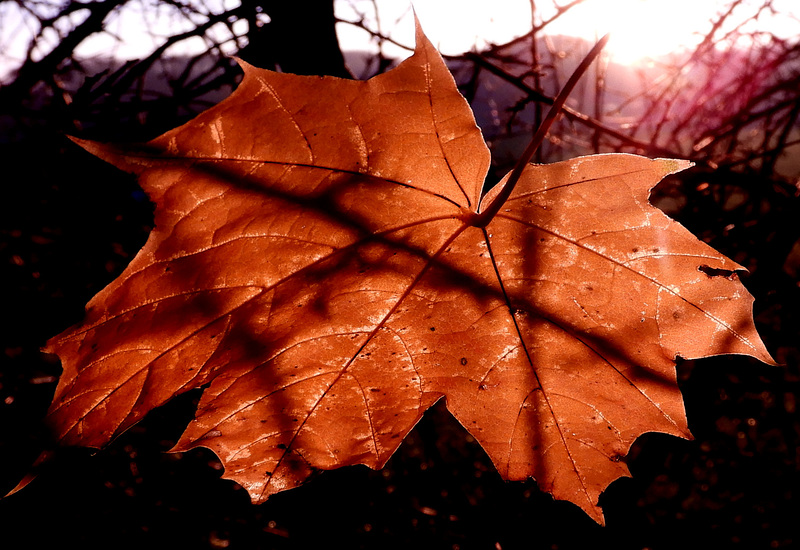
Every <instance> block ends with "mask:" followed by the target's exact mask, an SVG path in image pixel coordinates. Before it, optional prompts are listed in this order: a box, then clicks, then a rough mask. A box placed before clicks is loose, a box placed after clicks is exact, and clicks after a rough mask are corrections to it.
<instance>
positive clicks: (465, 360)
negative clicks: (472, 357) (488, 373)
mask: <svg viewBox="0 0 800 550" xmlns="http://www.w3.org/2000/svg"><path fill="white" fill-rule="evenodd" d="M461 364H462V365H466V364H467V358H466V357H462V358H461Z"/></svg>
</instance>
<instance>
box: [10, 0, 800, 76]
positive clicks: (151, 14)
mask: <svg viewBox="0 0 800 550" xmlns="http://www.w3.org/2000/svg"><path fill="white" fill-rule="evenodd" d="M157 3H158V2H157V1H156V0H138V1H135V2H129V3H128V4H126V6H125V8H124V10H123V11H122V13H121V15H119V16H117V17H115V18H114V19H113V20H112V21H111V22H110V24H109V26H108V30H109V31H111V33H112V34H113V35H114V37H112V36H111V35H110V34H108V33H105V34H103V35H98V36H97V38H95V39H94V40H92V41H91V42H90V43H88V44H85V45H84V46H83V49H82V51H81V54H82V55H83V56H85V57H89V56H92V55H94V54H98V53H100V54H106V55H109V54H112V55H116V56H117V57H120V58H123V59H131V58H137V57H142V56H144V55H147V53H149V52H151V51H152V50H153V49H154V48H155V47H156V45H157V44H154V43H153V35H154V34H155V35H160V36H162V37H164V38H165V37H167V36H170V35H171V34H174V33H177V32H181V31H184V30H187V29H190V28H192V27H193V26H194V25H195V24H196V22H197V21H192V20H191V19H190V18H189V17H188V16H184V15H181V16H178V17H176V15H175V12H174V11H173V12H171V13H170V8H168V7H166V8H165V4H163V3H162V4H160V8H159V9H158V10H154V9H152V6H153V5H155V4H157ZM193 3H195V4H197V5H198V6H200V7H202V8H203V9H210V10H213V11H219V10H221V9H222V7H223V6H227V7H233V6H235V5H237V4H238V0H193ZM557 3H558V4H560V5H566V4H568V3H569V0H557ZM762 3H763V0H743V2H742V4H741V5H740V6H739V7H738V8H737V10H736V11H735V12H734V18H733V21H732V24H738V23H739V22H740V21H741V20H742V18H744V17H747V16H749V15H751V14H752V13H754V8H753V6H759V5H761V4H762ZM530 4H531V1H530V0H490V1H487V0H415V1H414V6H415V9H416V12H417V14H418V16H419V19H420V21H421V22H422V25H423V28H424V29H425V32H426V34H427V35H428V37H429V38H430V39H431V40H432V41H433V43H434V44H436V45H437V46H439V47H440V49H441V50H442V51H443V53H448V54H457V53H461V52H463V51H467V50H471V49H475V48H476V47H477V48H480V47H482V46H485V45H486V44H487V43H490V42H495V43H498V42H504V41H506V40H509V39H510V38H512V37H515V36H519V35H521V34H524V33H526V32H527V31H528V30H529V29H530V28H531V12H530ZM552 4H553V2H552V1H550V0H537V1H536V5H537V6H538V7H539V9H540V10H547V9H548V8H549V10H550V12H549V13H548V12H544V13H540V14H538V21H541V19H542V17H544V18H549V17H551V16H552V14H553V9H554V8H553V5H552ZM726 4H727V2H726V1H725V0H584V2H583V3H582V4H580V5H578V6H576V7H574V8H573V9H571V10H569V11H567V12H566V14H565V15H564V16H563V17H560V18H559V19H558V20H557V21H556V22H555V23H554V24H553V25H552V26H550V27H548V34H551V35H552V34H564V35H572V36H581V37H584V38H587V39H589V40H593V39H595V38H597V37H599V36H602V35H603V34H605V33H606V32H611V33H612V39H611V42H610V43H609V45H608V46H607V47H606V53H609V54H611V55H612V56H613V57H614V59H615V60H616V61H617V62H621V63H634V62H636V61H638V60H641V59H643V58H647V57H652V56H658V55H661V54H665V53H670V52H675V51H677V50H679V49H680V48H682V47H687V46H689V47H691V46H692V45H693V44H695V43H696V42H697V41H698V40H699V37H700V36H702V35H701V34H698V33H703V32H704V31H705V30H707V29H708V27H709V21H710V20H711V19H712V18H713V17H714V16H715V15H716V14H717V13H718V12H719V11H720V10H721V9H722V8H723V7H724V6H725V5H726ZM772 4H773V7H774V8H775V10H776V12H777V15H772V14H770V13H762V14H761V15H760V17H759V19H758V22H757V27H758V28H759V29H760V30H763V31H766V32H769V33H773V34H777V35H778V36H781V37H785V38H792V37H800V20H798V17H799V16H800V0H773V1H772ZM335 6H336V14H337V16H338V17H340V18H342V19H345V20H350V21H357V20H360V19H361V18H362V16H363V17H365V20H366V21H367V23H368V24H369V25H370V26H371V27H372V28H377V25H378V24H377V22H376V21H378V20H379V21H380V28H379V30H380V31H381V32H382V33H384V34H386V35H389V36H391V37H392V38H394V39H395V40H397V41H398V42H400V43H401V44H405V45H408V46H413V44H414V38H413V15H412V12H411V9H410V3H406V2H404V1H403V0H336V4H335ZM376 7H377V12H378V16H379V18H378V19H376V18H375V9H376ZM73 17H74V18H75V22H79V21H80V20H82V19H83V18H84V17H85V13H83V14H81V13H80V12H79V13H76V14H75V15H74V16H73ZM0 21H1V22H2V24H0V80H2V75H3V73H4V72H5V71H6V70H8V69H9V64H11V65H13V64H14V61H15V60H21V59H23V58H24V57H25V47H26V46H27V43H28V39H27V37H29V36H31V34H33V33H35V32H36V31H37V30H38V29H36V28H35V25H34V24H33V21H32V20H30V19H28V20H26V19H25V17H24V16H23V12H22V11H21V9H20V8H19V6H18V4H17V3H14V2H2V3H0ZM73 24H74V23H73ZM238 24H239V25H240V27H239V28H238V30H237V32H240V33H243V32H245V31H246V25H247V24H246V23H245V22H243V21H242V22H239V23H238ZM217 29H218V30H219V31H220V32H222V33H227V32H228V31H227V30H226V29H225V27H224V26H222V25H219V26H218V27H217ZM337 31H338V32H339V36H340V39H341V43H342V46H343V48H344V49H358V50H363V49H367V50H368V49H374V48H375V47H376V46H375V42H374V41H372V40H371V38H370V36H369V35H367V33H365V32H363V31H360V30H358V29H356V28H354V27H353V26H351V25H347V24H340V25H338V26H337ZM162 39H163V38H162ZM55 40H57V37H55V35H54V34H53V35H52V36H51V43H50V46H49V47H52V45H53V44H54V43H55ZM185 45H186V46H187V47H193V49H195V50H201V49H202V48H204V45H203V44H202V42H201V39H199V38H198V39H196V42H195V43H194V44H193V45H191V44H189V43H186V44H185ZM230 46H231V48H230V49H231V52H233V51H234V50H235V48H234V47H233V45H232V44H231V45H230ZM46 53H47V49H45V50H44V51H41V52H37V54H38V57H41V56H43V55H44V54H46ZM173 53H178V52H173ZM385 53H386V54H387V55H396V56H397V57H406V56H407V55H408V51H406V50H402V49H400V48H395V49H387V50H386V51H385ZM4 63H5V65H6V66H5V67H3V64H4Z"/></svg>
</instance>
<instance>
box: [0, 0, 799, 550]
mask: <svg viewBox="0 0 800 550" xmlns="http://www.w3.org/2000/svg"><path fill="white" fill-rule="evenodd" d="M414 8H415V10H416V13H417V16H418V17H419V19H420V22H421V24H422V26H423V28H424V29H425V31H426V34H427V35H428V37H429V38H430V39H431V40H432V42H433V43H434V44H436V45H437V46H438V47H439V48H440V49H441V51H442V52H443V54H444V55H445V58H446V60H447V62H448V64H449V65H450V67H451V69H452V71H453V73H454V75H455V78H456V81H457V83H458V85H459V87H460V89H461V91H462V93H463V94H464V95H465V97H466V98H467V99H468V100H469V102H470V103H471V105H472V107H473V110H474V111H475V115H476V119H477V121H478V123H479V125H480V126H481V129H482V130H483V133H484V136H485V138H486V140H487V143H488V144H489V146H490V148H491V149H492V154H493V165H492V173H491V174H490V176H489V180H488V182H487V183H488V184H490V185H491V184H492V183H494V182H496V181H497V180H498V179H499V178H500V177H501V176H502V175H503V174H504V173H505V172H506V171H507V170H508V169H510V167H511V166H512V165H513V163H514V161H515V159H516V157H517V156H518V155H519V154H520V152H521V151H522V149H523V148H524V147H525V145H526V144H527V141H528V140H529V139H530V137H531V135H532V133H533V131H535V128H536V127H537V126H538V124H539V122H540V121H541V120H542V118H543V117H544V115H545V114H546V112H547V107H548V104H549V103H551V102H552V98H553V97H554V96H555V95H556V94H557V92H558V90H559V88H560V86H561V84H562V83H564V82H565V81H566V79H567V78H568V77H569V75H570V73H571V71H572V70H573V69H574V68H575V66H576V65H577V64H578V63H579V62H580V60H581V59H582V57H583V56H584V55H585V54H586V53H587V52H588V50H589V49H590V48H591V46H592V45H593V44H594V42H595V40H596V39H597V38H598V37H599V36H601V35H603V34H605V33H606V32H608V31H611V32H612V39H611V42H610V43H609V45H608V47H607V48H606V50H605V52H604V53H603V54H602V56H601V58H600V59H599V60H598V61H597V62H596V63H595V64H594V65H593V67H592V68H591V69H590V70H589V72H588V73H587V74H586V75H585V76H584V78H583V80H582V82H581V83H580V84H579V86H578V88H577V89H576V91H575V92H574V93H573V95H572V97H571V99H570V100H569V101H568V108H567V109H566V112H565V114H564V116H563V117H562V118H561V119H560V121H559V122H557V123H556V125H555V126H554V127H553V128H552V130H551V132H550V136H549V139H548V140H547V141H546V143H545V144H544V146H543V147H542V148H541V150H540V151H539V152H538V153H537V158H536V161H537V162H553V161H557V160H561V159H564V158H571V157H574V156H577V155H583V154H591V153H598V152H612V151H624V152H633V153H638V154H643V155H647V156H659V157H675V158H685V159H691V160H692V161H694V163H695V166H694V167H693V168H692V169H690V170H688V171H687V172H684V173H682V174H680V175H679V176H678V177H671V178H669V179H667V180H666V181H664V182H662V184H660V185H659V186H658V187H657V188H656V189H655V191H654V192H653V196H652V198H651V200H652V201H653V203H654V204H656V205H657V206H659V207H660V208H661V209H663V210H664V211H665V212H666V213H667V214H669V215H670V216H672V217H674V218H675V219H677V220H678V221H680V222H681V223H683V224H684V225H686V226H687V227H688V228H689V229H690V230H691V231H692V232H693V233H694V234H695V235H697V236H698V237H699V238H701V239H702V240H704V241H705V242H708V243H709V244H711V245H712V246H714V247H715V248H717V249H718V250H720V251H721V252H723V253H724V254H726V255H728V256H729V257H731V258H733V259H734V260H736V261H737V262H738V263H740V264H742V265H743V266H745V267H747V269H748V270H749V274H747V275H743V280H744V283H745V285H746V286H747V287H748V289H749V290H750V291H751V292H752V293H753V294H754V295H755V297H756V302H755V310H754V314H755V318H756V323H757V326H758V328H759V330H760V332H761V334H762V337H763V339H764V341H765V342H766V344H767V348H768V349H769V350H770V352H771V353H772V354H773V356H774V357H775V358H776V359H777V360H778V362H780V363H781V366H780V367H768V366H765V365H762V364H759V363H757V362H755V361H753V360H750V359H748V358H744V357H738V356H729V357H720V358H712V359H704V360H700V361H685V362H681V363H680V364H679V366H678V375H679V380H680V385H681V388H682V390H683V393H684V396H685V400H686V408H687V414H688V418H689V426H690V428H691V430H692V432H693V433H694V435H695V438H696V439H695V440H694V441H684V440H679V439H676V438H671V437H667V436H663V435H658V434H649V435H646V436H644V437H642V438H640V439H639V441H638V442H637V443H636V444H635V445H634V447H633V448H632V450H631V453H630V455H629V457H628V459H627V462H628V464H629V467H630V469H631V471H632V473H633V478H632V479H624V480H620V481H617V482H615V483H614V484H613V485H612V486H611V487H610V488H609V489H608V490H607V491H606V492H605V493H604V494H603V497H602V499H601V504H602V505H603V508H604V512H605V514H606V518H607V522H608V526H607V527H605V528H600V527H598V526H597V525H595V524H594V523H593V522H592V521H591V520H590V519H589V518H588V517H586V516H585V515H584V514H583V513H582V512H581V511H580V510H579V509H578V508H577V507H575V506H573V505H571V504H569V503H564V502H555V501H553V499H552V498H550V497H549V496H548V495H546V494H543V493H541V492H539V491H538V489H537V488H536V483H535V482H533V481H529V482H526V483H521V482H513V483H509V482H504V481H502V480H501V479H500V478H499V476H498V474H497V473H496V472H495V471H494V469H493V467H492V465H491V463H490V461H489V460H488V458H487V457H486V456H485V454H484V453H483V451H482V450H481V448H480V447H479V446H478V445H477V444H476V443H475V442H474V440H473V439H472V438H471V437H470V436H469V435H468V434H467V433H466V432H465V431H464V430H463V429H462V428H461V427H460V426H459V425H458V424H457V423H456V422H455V421H454V420H452V419H451V418H450V417H449V415H448V414H447V413H446V411H444V408H443V407H442V406H441V404H440V405H437V406H436V407H435V408H434V409H433V410H431V411H430V413H429V414H428V415H426V417H425V419H423V420H422V422H421V423H420V424H419V425H418V426H417V428H415V430H414V431H413V432H412V433H411V435H410V436H409V437H408V439H407V440H406V442H405V443H404V444H403V445H402V446H401V448H400V450H399V451H398V453H397V454H396V455H395V457H393V458H392V459H391V461H390V462H389V464H388V465H387V466H386V468H384V469H383V470H381V471H377V472H375V471H371V470H369V469H367V468H362V467H351V468H344V469H341V470H336V471H332V472H324V473H322V474H320V475H318V476H317V477H316V479H314V480H312V481H311V482H310V483H308V484H306V485H304V486H303V487H301V488H298V489H295V490H292V491H289V492H286V493H283V494H279V495H276V496H275V497H273V498H272V499H270V501H268V502H267V503H266V504H264V505H261V506H252V505H251V504H250V502H249V498H248V496H247V494H246V492H245V491H244V490H242V489H241V488H239V487H237V486H236V485H234V484H233V483H231V482H228V481H222V480H220V479H219V476H220V474H221V466H220V464H219V462H218V461H217V459H216V457H215V456H214V455H213V454H212V453H210V452H207V451H204V450H202V449H198V450H195V451H192V452H189V453H182V454H167V453H164V451H166V450H167V449H169V448H170V447H171V446H172V445H173V444H174V442H175V441H176V440H177V438H178V437H179V435H180V433H181V431H182V428H183V427H184V426H185V424H186V422H187V421H188V420H189V419H190V418H191V416H192V411H193V406H194V405H196V400H197V398H198V394H196V393H189V394H186V395H183V396H181V397H180V398H178V399H176V400H174V401H173V402H172V403H170V404H169V405H167V406H166V407H163V408H162V409H160V410H157V411H154V412H153V413H152V414H151V415H149V416H148V417H147V418H146V419H145V420H144V421H143V422H142V423H141V424H139V425H138V426H136V427H135V428H133V429H131V430H129V431H128V432H126V433H125V434H124V435H123V436H121V437H119V438H118V439H117V440H115V441H114V442H113V443H112V444H111V445H110V446H109V447H108V448H107V449H104V450H102V451H99V452H93V451H89V450H86V449H69V450H64V451H61V452H60V453H59V454H58V456H57V458H56V460H55V461H54V462H53V464H52V465H51V467H49V468H47V469H46V470H44V471H43V472H41V474H40V475H39V477H38V479H36V480H35V481H34V482H33V483H32V484H31V485H30V486H28V487H27V488H26V489H25V490H24V491H22V492H20V493H18V494H16V495H13V496H11V497H8V498H6V499H4V500H0V528H1V529H0V546H2V548H4V549H5V548H9V549H11V548H47V547H55V546H56V545H58V546H60V545H69V544H72V545H80V547H83V548H94V547H98V548H100V547H103V548H105V547H108V546H111V545H113V546H114V547H117V548H141V547H148V548H166V547H174V546H180V547H184V548H233V549H239V548H241V549H245V548H247V549H249V548H302V547H310V546H312V545H319V544H324V545H326V546H329V545H340V546H342V547H348V548H378V547H379V548H411V547H413V548H437V549H438V548H447V549H451V548H452V549H458V548H460V549H464V548H487V549H498V550H499V549H509V548H537V549H538V548H542V549H565V548H586V547H589V546H601V547H614V548H631V549H634V548H635V549H645V548H648V549H673V548H676V547H681V548H707V547H713V548H742V549H754V548H759V549H761V548H795V547H800V528H798V527H797V517H798V513H800V504H798V502H800V500H798V499H800V486H799V485H798V481H800V475H799V472H800V457H798V454H797V447H798V443H799V442H800V423H799V422H798V412H797V403H796V401H797V397H798V395H799V394H800V369H799V368H798V364H799V363H800V349H799V347H800V319H799V318H798V311H800V310H799V309H798V306H800V286H799V285H800V199H799V198H798V195H800V191H799V189H800V188H799V187H798V185H799V183H800V121H799V120H798V117H800V4H798V3H797V2H796V0H785V1H780V0H710V1H703V2H698V1H697V0H694V1H691V2H690V1H684V0H673V1H666V0H664V1H662V0H573V1H568V0H540V1H534V0H493V1H492V2H478V1H467V0H461V1H458V2H457V1H453V0H417V1H416V2H415V3H414ZM413 28H414V24H413V12H412V11H411V7H410V4H408V3H406V2H403V1H398V0H305V1H295V2H285V1H284V2H279V1H270V0H263V1H252V0H213V1H207V2H202V1H200V0H105V1H89V0H87V1H81V2H79V1H69V0H61V1H59V0H34V1H27V0H0V162H2V166H3V175H2V177H0V184H1V185H2V197H1V198H0V281H1V282H2V285H0V304H2V311H3V313H4V316H5V317H6V319H7V320H6V323H5V328H4V329H3V330H2V331H0V456H1V457H2V462H0V465H1V467H0V491H2V492H3V493H5V492H6V491H8V490H9V489H11V488H12V487H14V485H16V483H17V482H18V481H19V480H20V479H21V478H22V477H23V476H24V475H25V474H26V473H27V472H28V471H29V468H30V465H31V464H32V463H33V461H34V460H35V459H36V457H37V456H38V455H39V453H40V452H41V450H42V449H44V448H45V447H47V444H48V436H47V431H46V428H45V427H44V425H43V423H42V419H43V417H44V414H45V412H46V410H47V406H48V404H49V402H50V399H51V398H52V394H53V390H54V388H55V384H56V382H57V379H58V375H59V374H60V370H61V369H60V365H59V362H58V360H57V358H55V357H52V356H46V355H44V354H41V353H40V352H39V349H40V348H41V346H43V345H44V343H45V342H46V340H47V339H48V338H50V337H51V336H53V335H55V334H57V333H59V332H61V331H63V330H64V329H66V328H67V327H68V326H70V325H72V324H74V323H76V322H78V321H79V320H80V319H81V317H82V314H83V306H84V304H85V303H86V302H87V301H88V300H89V298H91V297H92V296H93V295H94V294H96V293H97V292H98V291H99V290H100V289H102V288H103V287H104V286H105V285H106V284H108V283H109V282H110V281H111V280H112V279H113V278H115V277H116V276H117V275H118V274H119V273H120V272H121V271H122V270H123V269H124V267H125V266H126V265H127V263H128V262H129V261H130V259H131V258H132V257H133V256H134V255H135V254H136V252H137V251H138V250H139V248H140V247H141V246H142V245H143V244H144V242H145V240H146V238H147V235H148V233H149V231H150V229H151V227H152V205H151V204H150V203H149V201H148V200H147V198H146V196H145V195H144V194H143V193H142V192H141V190H139V188H138V187H137V186H136V183H135V180H134V179H133V178H132V177H131V176H129V175H127V174H124V173H122V172H119V171H118V170H116V169H114V168H112V167H110V166H108V165H106V164H105V163H103V162H102V161H100V160H98V159H96V158H93V157H91V156H90V155H88V154H87V153H85V152H83V151H82V150H81V149H79V148H78V147H77V146H75V145H73V144H72V142H70V141H69V140H68V139H67V138H66V136H67V135H74V136H79V137H83V138H90V139H97V140H101V141H142V140H147V139H150V138H152V137H155V136H157V135H158V134H160V133H162V132H163V131H165V130H167V129H170V128H172V127H174V126H176V125H178V124H181V123H183V122H186V121H187V120H189V119H190V118H192V117H193V116H194V115H196V114H197V113H199V112H201V111H202V110H204V109H206V108H208V107H210V106H211V105H214V104H216V103H217V102H218V101H220V100H221V99H223V98H224V97H226V96H227V95H229V94H230V92H231V91H232V90H233V89H234V88H235V87H236V85H237V83H238V81H239V79H240V78H241V71H240V70H239V68H238V67H237V65H236V63H235V61H234V59H233V57H234V56H237V57H241V58H242V59H244V60H246V61H248V62H250V63H252V64H254V65H256V66H259V67H262V68H270V69H274V70H280V71H285V72H292V73H298V74H330V75H336V76H341V77H344V78H360V79H364V78H368V77H370V76H373V75H375V74H378V73H381V72H384V71H386V70H389V69H391V67H392V66H394V65H395V64H396V63H397V62H398V61H399V60H402V59H403V58H405V57H407V56H408V55H409V54H410V52H411V49H412V48H413V45H414V44H413V42H414V39H413ZM796 497H797V498H796Z"/></svg>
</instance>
